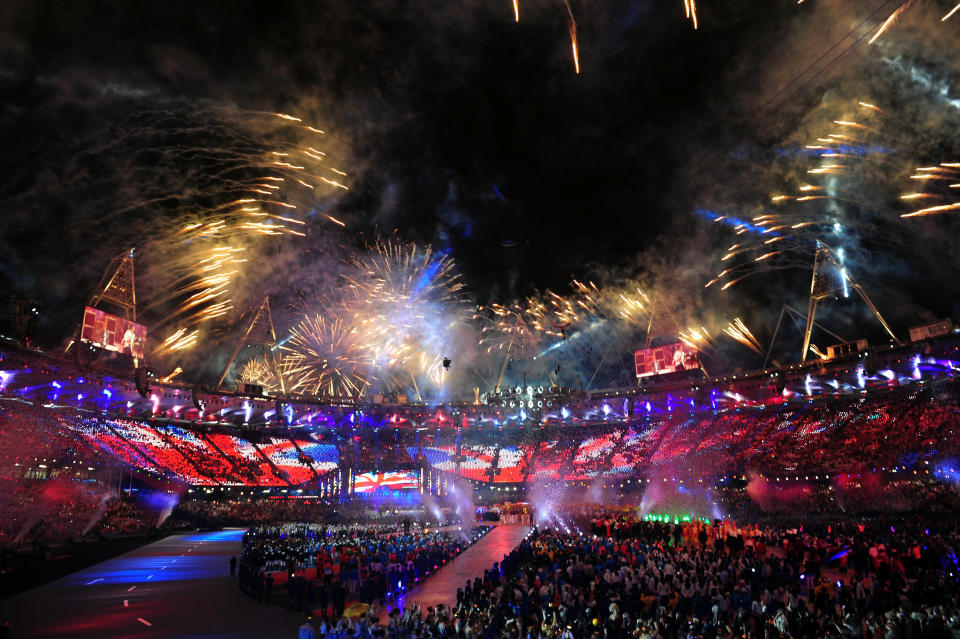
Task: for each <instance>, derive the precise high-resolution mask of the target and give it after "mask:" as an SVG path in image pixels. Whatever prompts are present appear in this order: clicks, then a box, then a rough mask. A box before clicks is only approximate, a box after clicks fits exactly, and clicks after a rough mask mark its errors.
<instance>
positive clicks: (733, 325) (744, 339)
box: [723, 317, 761, 353]
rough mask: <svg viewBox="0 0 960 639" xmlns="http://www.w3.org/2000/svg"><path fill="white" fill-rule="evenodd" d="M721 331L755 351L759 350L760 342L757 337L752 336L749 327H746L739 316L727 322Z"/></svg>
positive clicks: (758, 351)
mask: <svg viewBox="0 0 960 639" xmlns="http://www.w3.org/2000/svg"><path fill="white" fill-rule="evenodd" d="M723 332H724V333H726V334H727V335H729V336H730V337H732V338H733V339H735V340H737V341H738V342H740V343H741V344H743V345H744V346H746V347H747V348H749V349H750V350H752V351H754V352H755V353H760V352H761V347H760V342H758V341H757V338H756V337H754V336H753V333H751V332H750V329H749V328H747V325H746V324H744V323H743V320H741V319H740V318H739V317H737V318H735V319H734V320H733V321H732V322H730V323H729V324H727V326H726V327H725V328H724V329H723Z"/></svg>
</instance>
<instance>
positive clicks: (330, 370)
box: [280, 315, 373, 397]
mask: <svg viewBox="0 0 960 639" xmlns="http://www.w3.org/2000/svg"><path fill="white" fill-rule="evenodd" d="M280 348H281V349H282V351H283V360H282V361H283V369H284V371H285V372H284V375H285V378H286V379H287V380H289V387H288V390H289V391H290V392H292V393H297V394H301V395H330V396H336V397H361V396H362V395H363V394H364V391H365V390H366V389H367V388H368V387H369V386H370V384H371V382H372V381H373V377H372V376H371V375H370V372H369V371H370V369H371V366H370V360H369V349H368V343H367V341H366V339H365V336H364V335H363V334H362V333H361V332H360V330H359V329H358V328H357V327H356V326H351V325H350V324H348V323H346V322H344V321H343V320H341V319H333V320H328V319H326V318H324V317H323V316H322V315H312V316H309V315H308V316H307V317H304V318H303V319H302V320H301V321H300V323H299V324H297V325H296V326H294V327H293V328H292V329H291V330H290V338H289V339H288V340H287V341H286V343H285V344H283V346H281V347H280Z"/></svg>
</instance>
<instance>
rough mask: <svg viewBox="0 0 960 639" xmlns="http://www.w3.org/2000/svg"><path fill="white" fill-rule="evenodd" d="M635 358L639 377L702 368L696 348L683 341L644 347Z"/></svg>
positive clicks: (637, 352) (635, 354)
mask: <svg viewBox="0 0 960 639" xmlns="http://www.w3.org/2000/svg"><path fill="white" fill-rule="evenodd" d="M633 358H634V362H635V363H636V366H637V377H649V376H650V375H666V374H667V373H676V372H678V371H689V370H694V369H697V368H700V357H699V356H698V354H697V351H696V349H693V348H690V347H689V346H687V345H686V344H684V343H683V342H677V343H676V344H667V345H666V346H657V347H655V348H644V349H642V350H639V351H636V352H635V353H634V354H633Z"/></svg>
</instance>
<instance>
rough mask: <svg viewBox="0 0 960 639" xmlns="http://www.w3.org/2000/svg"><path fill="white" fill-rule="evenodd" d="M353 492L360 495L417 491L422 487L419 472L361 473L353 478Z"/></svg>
mask: <svg viewBox="0 0 960 639" xmlns="http://www.w3.org/2000/svg"><path fill="white" fill-rule="evenodd" d="M353 481H354V483H353V492H355V493H358V494H372V493H387V492H394V491H396V490H416V489H417V488H419V487H420V478H419V477H418V476H417V471H415V470H414V471H404V472H396V473H359V474H357V475H354V477H353Z"/></svg>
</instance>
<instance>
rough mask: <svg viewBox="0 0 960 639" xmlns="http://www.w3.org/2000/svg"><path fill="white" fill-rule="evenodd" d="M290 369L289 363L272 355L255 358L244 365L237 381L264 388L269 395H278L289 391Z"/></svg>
mask: <svg viewBox="0 0 960 639" xmlns="http://www.w3.org/2000/svg"><path fill="white" fill-rule="evenodd" d="M288 369H289V362H288V361H287V360H285V359H283V358H275V357H273V356H272V355H267V356H265V357H254V358H253V359H250V360H248V361H247V362H246V363H245V364H244V365H243V368H242V369H241V370H240V374H239V375H238V376H237V381H238V382H242V383H244V384H255V385H257V386H262V387H263V389H264V390H265V391H266V392H267V393H269V394H271V395H276V394H278V393H281V392H284V391H286V390H289V383H287V376H288V374H289V370H288Z"/></svg>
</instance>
